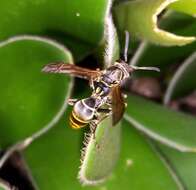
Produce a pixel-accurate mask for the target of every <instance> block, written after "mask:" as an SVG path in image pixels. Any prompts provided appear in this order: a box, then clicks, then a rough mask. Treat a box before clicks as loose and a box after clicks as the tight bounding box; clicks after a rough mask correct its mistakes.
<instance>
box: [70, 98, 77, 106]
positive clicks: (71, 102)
mask: <svg viewBox="0 0 196 190" xmlns="http://www.w3.org/2000/svg"><path fill="white" fill-rule="evenodd" d="M77 101H78V99H71V98H70V99H68V104H69V105H70V106H73V105H74V104H75V103H76V102H77Z"/></svg>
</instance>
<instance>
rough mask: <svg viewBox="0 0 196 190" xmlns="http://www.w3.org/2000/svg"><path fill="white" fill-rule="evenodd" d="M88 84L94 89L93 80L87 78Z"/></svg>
mask: <svg viewBox="0 0 196 190" xmlns="http://www.w3.org/2000/svg"><path fill="white" fill-rule="evenodd" d="M89 85H90V87H91V88H92V89H93V90H95V86H94V81H93V80H89Z"/></svg>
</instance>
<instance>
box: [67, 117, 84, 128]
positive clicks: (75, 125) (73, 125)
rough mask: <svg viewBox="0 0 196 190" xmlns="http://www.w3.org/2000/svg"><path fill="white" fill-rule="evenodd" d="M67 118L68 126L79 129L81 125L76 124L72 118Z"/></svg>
mask: <svg viewBox="0 0 196 190" xmlns="http://www.w3.org/2000/svg"><path fill="white" fill-rule="evenodd" d="M69 120H70V123H69V124H70V126H71V127H72V128H74V129H80V128H81V126H80V125H78V124H77V123H75V122H74V121H73V120H72V118H71V117H70V118H69Z"/></svg>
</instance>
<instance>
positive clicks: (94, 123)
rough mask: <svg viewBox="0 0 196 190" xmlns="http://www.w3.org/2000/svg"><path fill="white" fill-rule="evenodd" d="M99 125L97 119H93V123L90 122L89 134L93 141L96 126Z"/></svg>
mask: <svg viewBox="0 0 196 190" xmlns="http://www.w3.org/2000/svg"><path fill="white" fill-rule="evenodd" d="M98 124H99V121H98V120H97V119H94V120H93V121H91V123H90V130H91V133H92V134H93V139H94V140H95V131H96V129H97V125H98Z"/></svg>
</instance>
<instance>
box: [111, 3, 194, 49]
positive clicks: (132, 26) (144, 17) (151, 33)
mask: <svg viewBox="0 0 196 190" xmlns="http://www.w3.org/2000/svg"><path fill="white" fill-rule="evenodd" d="M176 1H177V0H148V1H146V0H137V1H130V2H126V3H122V4H120V5H118V6H117V7H116V8H115V17H116V20H117V24H118V25H119V28H120V30H121V31H124V30H128V31H129V32H130V33H131V34H132V35H133V36H135V37H138V38H141V39H144V40H146V41H149V42H151V43H155V44H159V45H164V46H182V45H186V44H189V43H192V42H193V41H195V40H196V38H195V37H193V36H191V37H185V36H179V35H176V34H173V33H170V32H167V31H165V30H163V29H160V28H158V24H157V21H158V15H160V13H161V12H162V11H163V10H165V9H166V8H167V7H168V6H169V5H170V4H172V3H174V2H176Z"/></svg>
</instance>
